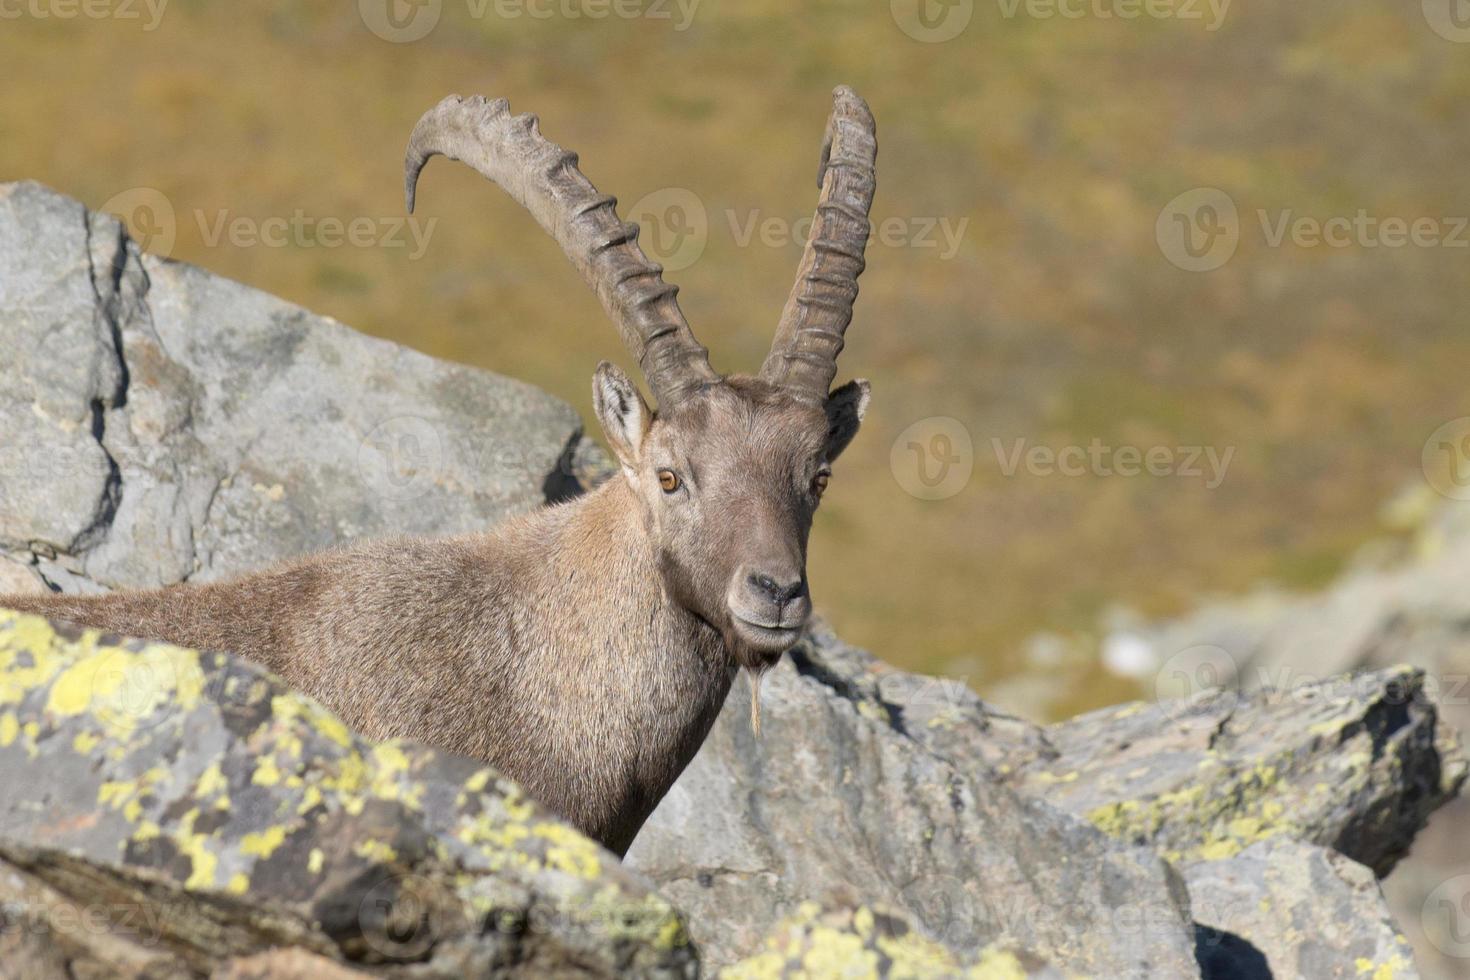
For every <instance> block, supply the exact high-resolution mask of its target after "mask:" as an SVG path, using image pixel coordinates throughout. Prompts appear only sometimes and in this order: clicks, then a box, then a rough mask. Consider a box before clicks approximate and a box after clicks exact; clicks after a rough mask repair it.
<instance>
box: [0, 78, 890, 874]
mask: <svg viewBox="0 0 1470 980" xmlns="http://www.w3.org/2000/svg"><path fill="white" fill-rule="evenodd" d="M876 153H877V144H876V139H875V136H874V126H873V119H872V116H871V114H870V113H869V111H868V107H867V106H866V105H865V104H864V103H863V101H862V100H861V99H859V98H858V97H857V96H856V95H855V94H854V93H853V92H852V91H851V90H849V89H846V88H839V89H837V90H836V92H835V93H834V95H833V110H832V115H831V118H830V120H829V122H828V126H827V133H826V139H825V140H824V144H823V150H822V162H821V168H820V171H819V176H818V184H819V186H820V188H821V195H820V200H819V203H818V205H817V211H816V216H815V219H814V222H813V226H812V232H811V238H810V240H809V242H808V244H807V246H806V250H805V253H804V255H803V256H802V260H801V265H800V267H799V269H798V272H797V280H796V285H795V286H794V287H793V289H792V292H791V295H790V298H789V299H788V300H787V302H786V306H785V308H784V310H783V311H782V314H781V318H780V322H779V325H778V326H777V328H776V336H775V341H774V343H773V345H772V348H771V352H770V354H769V356H768V357H767V358H766V361H765V363H764V365H763V366H762V367H761V370H760V372H759V374H758V375H756V376H735V375H732V376H721V375H719V374H717V373H715V371H714V370H713V369H712V368H711V367H710V363H709V356H708V353H707V351H706V350H705V348H704V347H703V346H701V345H700V343H699V342H698V340H696V339H695V337H694V334H693V332H692V331H691V330H690V328H689V325H688V323H687V322H686V321H685V319H684V316H683V314H682V313H681V312H680V310H679V306H678V303H677V301H676V298H675V294H676V292H677V288H676V287H674V286H672V285H669V284H666V283H665V282H664V281H663V279H662V275H661V274H662V269H661V268H660V267H659V266H658V265H656V264H655V263H652V262H650V261H649V260H648V259H647V258H646V257H645V256H644V254H643V252H642V250H641V249H640V248H639V246H638V227H637V225H634V224H625V223H624V222H622V221H621V220H620V219H619V218H618V216H617V213H616V200H615V199H614V198H612V197H609V196H605V195H600V194H599V193H598V192H597V190H596V189H595V188H594V187H593V186H592V185H591V183H589V182H588V180H587V179H586V178H585V177H583V176H582V174H581V173H580V172H579V171H578V169H577V157H576V155H575V154H573V153H570V152H567V151H566V150H563V149H562V148H560V147H559V146H556V145H555V144H553V143H551V142H549V141H547V140H546V139H544V138H543V137H542V136H541V134H540V132H539V128H538V124H537V121H536V117H534V116H531V115H521V116H512V115H511V114H510V112H509V108H508V106H507V105H506V103H505V102H504V100H498V101H486V100H485V99H482V98H472V99H461V98H459V97H458V96H452V97H450V98H448V99H446V100H444V101H443V102H441V103H440V104H439V105H438V106H436V107H435V108H434V109H432V110H430V111H429V112H428V113H427V114H425V115H424V117H423V118H422V119H421V120H420V121H419V123H418V125H417V126H416V127H415V129H414V132H413V136H412V139H411V140H410V142H409V147H408V156H407V161H406V192H407V197H408V206H409V209H410V210H412V208H413V200H414V188H415V186H416V184H417V181H418V177H419V173H420V171H421V170H422V169H423V166H424V164H425V163H426V162H427V161H428V159H429V158H430V157H432V156H435V155H444V156H447V157H450V158H453V159H458V160H463V161H464V162H465V163H467V164H469V165H470V166H472V167H474V168H475V169H476V170H478V171H479V172H480V173H481V174H483V175H485V176H486V177H488V178H489V179H491V180H493V181H495V182H496V183H497V184H499V185H500V186H501V187H503V188H504V189H505V190H506V191H508V192H509V193H510V194H511V195H512V196H513V197H515V199H516V200H518V201H519V202H520V203H521V204H522V205H524V206H525V207H526V208H527V209H528V210H529V211H530V212H531V213H532V214H533V215H534V216H535V218H536V220H537V221H538V222H539V223H540V224H541V226H542V227H543V228H544V229H546V231H547V232H548V233H550V234H551V235H552V236H553V237H554V238H555V239H556V240H557V242H558V243H559V244H560V245H561V246H562V248H563V250H564V251H565V252H566V254H567V256H568V257H569V258H570V259H571V261H572V263H573V264H574V265H575V266H576V267H577V269H578V270H579V271H580V272H581V273H582V276H583V277H584V278H585V279H586V281H587V282H588V284H589V285H590V286H591V287H592V289H593V290H594V291H595V292H596V294H597V296H598V298H599V299H600V300H601V301H602V304H603V306H604V307H605V308H606V310H607V312H608V315H609V316H610V317H611V318H612V320H613V322H614V323H616V324H617V326H618V327H619V329H620V331H621V333H622V335H623V339H624V340H625V342H626V343H627V345H628V347H629V349H630V351H631V352H632V354H633V355H634V356H635V357H636V358H637V359H638V362H639V365H640V366H641V368H642V371H643V375H644V378H645V379H646V380H647V382H648V385H649V387H650V388H651V389H652V391H653V393H654V395H655V397H656V399H657V404H658V414H657V415H655V414H654V413H653V412H652V411H650V409H649V407H648V405H647V403H646V402H645V401H644V400H643V397H642V395H641V394H640V393H639V391H638V389H637V387H636V386H635V385H634V384H633V382H631V381H630V380H629V379H628V378H627V376H626V375H624V374H623V373H622V372H621V371H619V370H618V369H617V368H615V367H613V366H612V365H610V364H607V363H603V364H601V365H600V366H599V367H598V368H597V371H596V374H595V376H594V379H593V403H594V408H595V410H596V414H597V418H598V421H599V422H600V423H601V425H602V428H603V431H604V432H605V434H606V436H607V441H608V444H609V445H610V446H611V447H612V450H613V453H614V454H615V456H616V457H617V461H618V463H619V472H618V474H617V475H616V476H614V477H613V478H612V479H610V480H608V481H607V482H606V483H605V484H604V485H603V486H601V487H600V488H598V489H597V490H595V491H593V492H591V493H589V494H587V495H585V496H583V497H581V498H579V499H576V500H573V501H570V502H567V503H564V504H560V505H557V506H554V507H549V508H546V509H543V510H540V511H537V512H535V513H531V514H528V515H525V516H522V517H518V518H514V519H512V520H509V521H507V522H505V523H503V524H501V525H499V526H497V527H495V528H493V529H491V530H489V531H486V532H483V533H478V534H472V535H467V536H463V537H456V538H448V539H433V540H430V539H401V540H389V541H379V542H372V543H368V544H363V545H359V546H356V547H353V548H350V549H347V550H343V551H339V552H332V553H328V554H321V555H315V556H312V557H309V558H305V559H303V560H299V561H295V562H290V563H287V564H284V565H281V566H278V567H275V568H272V569H269V570H267V571H263V572H259V573H256V574H253V575H249V576H247V577H244V578H240V579H237V580H234V581H231V582H225V583H221V584H213V585H203V586H188V585H180V586H175V587H172V588H168V589H163V590H160V591H153V592H131V593H117V594H113V595H108V596H100V597H68V596H46V597H40V598H37V597H9V598H5V597H0V606H6V607H10V608H14V609H19V610H22V611H30V612H36V613H40V614H42V615H46V616H51V617H53V618H58V619H65V620H70V621H72V622H75V623H78V624H81V625H84V626H93V627H99V628H104V629H108V630H113V631H117V632H121V633H126V634H131V635H137V636H143V637H149V638H155V639H161V640H168V641H171V642H175V643H180V644H186V645H189V646H194V647H203V648H212V649H219V650H230V651H234V652H236V653H239V654H242V655H244V656H247V657H250V658H252V659H254V660H257V661H259V662H261V663H263V664H265V665H266V666H268V667H269V668H270V669H272V670H274V671H276V672H278V673H279V674H281V675H282V676H283V677H284V678H285V679H286V680H287V681H288V682H289V683H290V684H292V685H293V686H295V687H296V688H298V689H300V690H302V691H305V692H306V693H308V694H310V695H312V696H314V697H316V698H317V699H319V700H320V701H322V702H323V703H324V704H326V705H327V706H329V707H330V708H332V709H333V710H335V711H336V712H337V713H339V714H340V715H341V716H342V718H343V719H344V720H346V721H347V722H348V724H350V725H352V726H353V727H354V728H356V729H358V730H359V731H361V732H363V733H364V734H366V735H368V736H370V737H374V738H387V737H407V738H414V739H420V740H422V741H424V742H428V743H430V744H433V745H437V746H441V747H444V748H447V749H451V750H454V751H457V752H462V753H467V754H469V755H472V756H474V757H476V758H478V759H481V760H484V761H485V762H487V763H489V764H491V765H493V766H495V767H496V768H498V769H499V770H500V771H502V772H504V773H505V774H507V775H508V776H510V777H512V778H514V779H516V780H517V781H519V782H520V783H521V784H522V785H524V786H525V787H526V789H527V790H528V791H529V792H530V793H531V794H532V795H533V796H535V797H537V798H538V799H540V800H541V801H542V802H543V803H545V804H546V805H547V806H549V807H550V808H551V809H553V810H554V811H556V812H558V813H560V814H562V815H564V816H565V817H567V818H568V819H570V820H571V821H572V822H573V823H575V824H576V825H577V826H578V827H580V828H581V829H582V830H583V831H585V832H586V833H587V834H589V835H591V836H592V837H594V838H596V839H598V840H600V841H601V842H602V843H603V844H605V845H606V846H607V847H608V848H610V849H612V850H613V851H615V852H617V853H618V854H622V853H623V852H624V851H625V850H626V849H627V847H628V845H629V844H630V843H631V842H632V840H633V837H634V835H635V834H636V833H637V832H638V829H639V828H640V827H641V826H642V824H643V821H644V820H645V819H647V817H648V815H649V813H651V812H652V811H653V808H654V807H655V806H656V805H657V803H658V801H659V800H660V799H661V798H662V797H663V795H664V793H665V792H667V791H668V788H669V786H670V785H672V784H673V782H674V780H675V779H676V778H677V777H678V775H679V773H680V772H681V771H682V770H683V768H684V766H685V765H686V764H687V763H688V762H689V760H690V759H691V758H692V757H693V756H694V753H695V752H696V751H697V750H698V748H699V745H700V743H701V742H702V741H703V740H704V737H705V735H706V734H707V733H708V731H709V728H710V726H711V725H712V724H713V722H714V719H715V716H716V715H717V714H718V713H719V710H720V707H721V705H722V704H723V703H724V700H725V696H726V694H727V693H728V691H729V687H730V683H731V681H732V680H733V678H734V676H735V674H736V672H737V671H738V669H739V668H741V667H744V668H746V669H747V670H748V671H750V672H751V676H752V677H754V678H759V676H760V674H761V672H762V671H764V670H766V669H767V668H769V667H770V666H771V665H772V664H774V663H775V662H776V660H777V659H778V658H779V657H780V656H781V654H782V653H783V652H784V651H785V650H787V649H788V648H789V647H790V646H791V645H792V644H793V643H794V642H795V641H796V640H797V638H798V637H799V636H800V635H801V632H802V630H803V629H804V628H805V626H806V624H807V620H808V617H809V615H810V612H811V599H810V596H809V593H808V590H807V580H806V548H807V538H808V534H809V532H810V529H811V524H812V516H813V513H814V512H815V511H816V509H817V504H818V501H819V500H820V498H821V496H822V492H823V491H824V490H825V489H826V485H827V480H828V477H829V474H830V470H829V467H830V465H831V463H832V462H833V460H835V459H836V458H837V456H838V454H840V453H841V452H842V450H843V449H844V448H845V447H846V446H847V444H848V442H849V441H850V440H851V439H852V437H853V435H854V434H855V433H856V432H857V428H858V424H859V422H860V420H861V418H862V415H863V412H864V410H865V408H866V406H867V401H868V385H867V383H866V382H864V381H854V382H851V383H849V384H846V385H844V386H842V387H840V388H838V389H836V390H835V391H829V389H830V386H831V384H832V381H833V378H834V376H835V374H836V370H837V365H836V358H837V355H838V353H839V352H840V351H841V349H842V344H843V334H844V331H845V330H846V328H847V326H848V323H849V322H850V321H851V319H852V306H853V302H854V300H855V299H856V296H857V277H858V275H859V274H860V273H861V272H862V269H863V250H864V247H865V246H866V243H867V237H868V209H869V206H870V205H871V203H872V197H873V188H874V160H875V157H876Z"/></svg>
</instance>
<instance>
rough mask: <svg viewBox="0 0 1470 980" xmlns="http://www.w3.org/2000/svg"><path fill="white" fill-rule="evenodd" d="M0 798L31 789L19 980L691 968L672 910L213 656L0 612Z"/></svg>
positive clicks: (478, 792) (20, 867)
mask: <svg viewBox="0 0 1470 980" xmlns="http://www.w3.org/2000/svg"><path fill="white" fill-rule="evenodd" d="M0 785H3V786H7V787H28V788H29V791H28V792H24V793H17V792H7V793H6V794H4V796H3V797H0V899H3V903H0V952H5V953H7V954H8V955H6V957H5V960H4V962H5V963H7V964H15V963H24V964H26V966H25V972H24V973H23V974H20V975H22V976H25V977H26V980H50V978H53V977H55V978H58V980H61V978H70V977H75V976H78V975H85V974H86V973H88V972H91V973H93V974H94V975H98V976H104V975H105V976H132V977H137V978H139V980H141V978H144V977H164V976H188V975H198V974H205V973H209V972H212V971H214V970H221V971H226V972H227V971H228V970H229V969H237V968H239V969H243V967H242V966H241V965H240V964H239V963H234V964H233V966H232V965H231V964H232V962H233V961H234V960H236V959H237V958H242V957H254V956H257V955H259V954H262V953H265V952H267V951H269V950H270V949H272V948H275V947H291V948H295V949H298V950H301V951H302V952H303V953H309V954H312V955H314V956H317V957H321V958H325V959H326V960H329V961H332V962H333V963H335V964H338V965H341V964H347V965H360V966H365V967H370V968H372V969H373V971H374V972H375V973H378V974H379V975H382V976H390V977H414V978H418V980H434V978H443V980H459V978H466V977H489V976H527V977H538V978H539V977H544V976H572V975H576V976H604V977H619V976H628V975H634V976H657V977H686V976H692V975H693V974H694V973H695V971H696V969H697V959H696V956H695V953H694V951H693V949H692V947H691V946H690V945H689V942H688V940H687V938H686V936H685V932H684V929H683V926H682V923H681V922H680V919H679V916H678V914H677V913H676V912H675V911H674V909H673V908H672V907H671V906H670V905H669V904H668V903H667V902H666V901H665V900H664V899H662V898H660V897H659V896H657V895H655V894H653V893H652V892H651V891H650V890H649V888H648V887H647V885H646V883H644V882H643V881H641V880H640V879H638V878H637V877H636V876H634V875H632V874H630V873H629V872H628V871H626V870H625V869H624V868H623V867H622V866H621V865H620V864H619V862H618V860H617V858H616V857H614V856H613V855H612V854H610V853H608V852H607V851H604V850H603V849H602V848H600V847H598V846H597V845H596V844H594V843H593V842H592V841H590V840H588V839H587V838H585V837H583V836H582V835H581V834H579V833H578V832H577V831H576V830H574V829H573V828H572V827H571V826H570V825H568V824H565V823H562V822H561V821H560V820H558V819H556V818H554V817H552V816H550V815H549V814H547V813H546V812H545V811H543V810H542V809H541V808H540V807H539V806H537V805H536V804H535V803H533V802H532V801H531V800H529V799H528V798H527V797H526V796H525V794H524V793H523V792H522V791H521V789H520V788H519V787H517V786H515V785H514V784H512V783H509V782H507V781H505V780H503V779H501V778H500V777H499V776H498V775H496V774H495V773H494V772H492V771H491V770H488V769H485V768H483V767H482V766H480V765H479V764H477V763H475V762H473V761H471V760H469V759H465V758H461V757H458V756H453V755H449V754H447V753H443V752H439V751H436V750H433V749H429V748H425V747H423V746H419V745H415V744H413V743H410V742H399V741H393V742H382V743H372V742H368V741H366V740H364V739H362V738H359V737H357V736H355V735H353V734H352V733H351V732H349V731H348V729H347V727H346V726H345V725H343V723H342V722H341V721H340V720H338V719H337V718H336V717H335V716H333V715H332V714H330V713H329V712H328V711H326V709H324V708H322V707H321V706H320V705H318V704H317V703H316V702H314V701H312V700H310V699H309V698H306V697H304V696H302V695H299V694H295V693H293V692H291V691H289V690H288V689H286V687H285V686H284V685H283V684H282V683H281V681H280V680H279V679H278V678H275V677H274V676H272V675H270V674H268V673H267V672H266V671H265V670H264V669H262V668H260V667H257V666H255V665H254V664H251V663H249V662H248V661H245V660H243V659H240V658H236V657H233V656H231V655H229V654H223V653H199V652H196V651H192V650H183V649H179V648H177V647H171V646H167V645H165V644H157V643H147V642H144V641H140V640H118V639H116V638H109V637H105V636H104V637H99V636H98V635H97V634H95V633H81V632H78V631H73V630H70V629H67V628H64V627H52V626H50V625H48V624H47V623H46V622H45V621H44V620H41V619H37V618H35V617H31V616H20V615H18V614H15V613H8V612H0ZM10 969H19V968H18V967H9V966H5V965H0V976H3V975H5V974H6V971H7V970H10ZM246 975H248V974H246ZM276 975H279V973H278V974H276Z"/></svg>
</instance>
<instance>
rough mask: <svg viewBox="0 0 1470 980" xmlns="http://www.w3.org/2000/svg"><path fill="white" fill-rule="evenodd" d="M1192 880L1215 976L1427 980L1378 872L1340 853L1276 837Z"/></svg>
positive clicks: (1195, 871) (1205, 957)
mask: <svg viewBox="0 0 1470 980" xmlns="http://www.w3.org/2000/svg"><path fill="white" fill-rule="evenodd" d="M1185 878H1186V880H1187V881H1188V882H1189V892H1190V896H1191V900H1192V903H1193V909H1194V917H1195V921H1197V922H1198V923H1200V926H1201V927H1202V928H1201V933H1200V942H1199V949H1200V962H1201V964H1202V966H1203V967H1204V969H1205V973H1206V975H1207V976H1217V977H1311V978H1313V980H1317V978H1319V977H1320V978H1322V980H1358V978H1364V977H1366V978H1368V980H1380V978H1381V980H1414V978H1416V977H1418V975H1419V974H1418V971H1417V970H1416V969H1415V967H1414V956H1413V951H1412V950H1411V949H1410V947H1409V942H1408V940H1407V939H1405V938H1404V936H1403V934H1402V933H1401V932H1399V930H1398V927H1397V926H1395V925H1394V923H1393V919H1392V917H1391V916H1390V915H1389V912H1388V906H1387V904H1386V903H1385V902H1384V900H1383V892H1382V890H1381V889H1380V888H1379V887H1378V880H1377V879H1376V878H1374V876H1373V872H1372V871H1370V870H1368V869H1367V868H1365V867H1364V866H1363V865H1361V864H1358V863H1357V862H1356V861H1353V860H1351V859H1350V858H1347V857H1344V856H1343V855H1341V854H1339V853H1337V852H1336V851H1333V850H1330V849H1328V848H1325V847H1318V846H1316V845H1313V844H1305V843H1302V842H1300V841H1295V840H1291V839H1290V838H1287V837H1275V838H1272V839H1270V840H1267V841H1262V842H1261V843H1258V844H1252V845H1251V846H1249V847H1247V848H1246V849H1245V850H1243V851H1241V852H1240V853H1239V854H1237V855H1235V856H1234V857H1230V858H1225V859H1223V860H1219V861H1203V862H1200V863H1198V864H1194V865H1192V866H1190V868H1189V869H1188V870H1187V871H1186V872H1185ZM1263 968H1264V969H1263Z"/></svg>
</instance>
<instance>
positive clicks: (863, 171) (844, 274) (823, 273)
mask: <svg viewBox="0 0 1470 980" xmlns="http://www.w3.org/2000/svg"><path fill="white" fill-rule="evenodd" d="M877 157H878V135H877V127H876V125H875V124H874V122H873V114H872V112H870V111H869V109H868V104H867V103H866V102H864V101H863V100H862V99H861V98H859V97H858V95H857V93H856V92H854V91H853V90H852V89H850V88H848V87H847V86H845V85H842V86H839V87H838V88H836V89H835V90H833V92H832V115H831V116H830V117H829V118H828V120H827V131H826V135H825V137H824V138H823V140H822V161H821V165H820V166H819V167H818V170H817V186H818V187H819V188H821V196H820V197H819V198H818V199H817V210H816V215H815V217H814V218H813V219H812V233H811V238H810V240H809V241H808V242H807V246H806V250H805V252H803V254H802V257H801V265H800V266H798V267H797V271H796V285H794V286H792V287H791V295H790V297H788V298H787V300H786V306H785V308H784V309H783V310H782V311H781V322H780V323H779V324H778V325H777V327H776V337H775V340H774V341H772V343H771V352H770V354H769V355H767V357H766V361H765V364H763V365H762V366H761V377H762V378H764V379H766V380H767V381H770V382H771V383H773V384H776V385H780V386H781V387H784V388H786V389H787V390H789V391H791V392H793V393H794V394H796V395H798V396H801V397H803V398H806V399H808V400H814V401H825V400H826V398H827V392H828V390H829V389H830V388H831V386H832V379H833V378H834V377H836V375H837V355H838V354H839V353H841V351H842V344H843V334H844V333H845V332H846V330H847V326H848V324H849V323H851V322H852V306H853V303H854V302H855V301H856V300H857V293H858V286H857V280H858V276H860V275H862V272H863V266H864V262H863V250H864V249H865V248H866V247H867V243H868V228H869V225H868V211H869V209H870V208H871V207H872V205H873V192H874V189H875V188H876V186H877V174H876V169H875V165H876V161H877Z"/></svg>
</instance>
